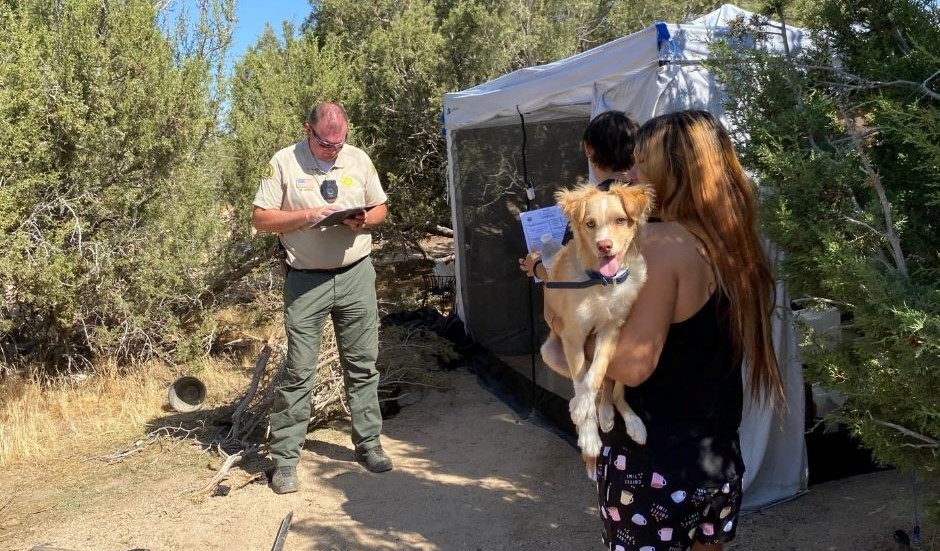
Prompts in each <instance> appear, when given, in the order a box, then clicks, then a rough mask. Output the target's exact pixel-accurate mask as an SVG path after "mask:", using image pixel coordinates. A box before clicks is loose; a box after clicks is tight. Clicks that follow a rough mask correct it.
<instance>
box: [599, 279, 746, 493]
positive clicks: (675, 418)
mask: <svg viewBox="0 0 940 551" xmlns="http://www.w3.org/2000/svg"><path fill="white" fill-rule="evenodd" d="M730 326H731V324H730V312H729V303H728V300H727V298H725V296H724V294H723V293H721V292H715V293H713V294H712V296H711V298H709V299H708V302H706V303H705V305H704V306H702V308H701V309H700V310H699V311H698V312H696V313H695V314H694V315H693V316H692V317H691V318H689V319H687V320H685V321H682V322H679V323H674V324H672V325H671V326H670V327H669V333H668V334H667V336H666V342H665V344H664V345H663V351H662V354H661V355H660V358H659V363H658V364H657V366H656V370H655V371H653V374H652V375H650V377H649V379H647V380H646V381H644V382H643V383H642V384H640V385H639V386H637V387H635V388H630V387H627V389H626V391H625V395H626V399H627V403H628V404H630V406H631V407H632V408H633V409H634V411H636V413H637V415H639V416H640V418H641V419H642V420H643V422H644V423H646V429H647V432H648V439H647V443H646V445H645V446H639V445H637V444H636V443H634V442H633V441H632V440H631V439H630V438H629V437H628V436H626V434H625V432H624V429H623V425H622V423H618V424H617V426H616V427H615V428H614V430H612V431H611V432H610V433H608V434H606V435H604V440H605V442H607V443H609V444H612V445H617V446H622V447H625V448H627V449H629V450H630V458H631V460H632V461H637V462H639V463H641V464H642V463H648V466H649V467H651V468H654V469H656V470H657V472H660V473H661V474H664V475H665V474H668V475H670V476H672V477H673V478H677V479H679V480H682V481H684V482H685V483H687V484H690V485H694V486H697V487H714V486H721V485H722V484H723V483H724V482H725V481H727V480H733V479H735V478H737V477H740V476H741V475H743V474H744V462H743V460H742V459H741V450H740V441H739V437H738V428H739V426H740V425H741V408H742V406H743V394H744V391H743V389H742V383H741V362H740V361H735V360H734V352H733V347H732V343H731V333H730ZM616 417H617V420H618V421H620V416H619V415H618V416H616Z"/></svg>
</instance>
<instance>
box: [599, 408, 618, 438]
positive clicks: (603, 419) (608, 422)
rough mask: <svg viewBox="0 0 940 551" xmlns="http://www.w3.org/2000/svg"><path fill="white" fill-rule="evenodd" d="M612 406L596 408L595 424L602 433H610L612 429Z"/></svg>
mask: <svg viewBox="0 0 940 551" xmlns="http://www.w3.org/2000/svg"><path fill="white" fill-rule="evenodd" d="M614 414H615V412H614V406H613V404H600V405H599V406H597V423H598V424H599V425H600V426H601V430H602V431H604V432H610V429H612V428H614Z"/></svg>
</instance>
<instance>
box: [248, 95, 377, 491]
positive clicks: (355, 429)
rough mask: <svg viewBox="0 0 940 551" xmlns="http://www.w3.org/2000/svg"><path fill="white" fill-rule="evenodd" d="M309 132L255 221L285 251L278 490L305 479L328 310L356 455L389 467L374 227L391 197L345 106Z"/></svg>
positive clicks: (268, 178) (261, 192) (285, 162)
mask: <svg viewBox="0 0 940 551" xmlns="http://www.w3.org/2000/svg"><path fill="white" fill-rule="evenodd" d="M304 130H305V132H306V138H305V139H304V140H302V141H300V142H298V143H296V144H294V145H291V146H289V147H286V148H284V149H282V150H280V151H278V152H277V153H275V154H274V157H273V158H272V159H271V162H270V164H269V166H268V167H267V172H266V174H265V175H264V176H263V177H262V179H261V185H260V186H259V188H258V192H257V194H256V195H255V199H254V209H253V210H252V223H253V224H254V227H255V228H256V229H258V230H259V231H267V232H274V233H277V234H279V237H280V240H281V243H282V244H283V246H284V249H285V250H286V253H287V264H288V271H287V275H286V278H285V282H284V318H285V319H284V323H285V326H286V330H287V367H286V370H285V373H284V379H283V380H282V381H281V384H280V385H279V387H278V391H277V395H276V398H275V401H274V405H273V406H272V411H271V440H270V454H271V458H272V459H273V460H274V462H275V465H276V468H275V471H274V476H273V477H272V479H271V488H272V489H273V490H274V491H275V492H276V493H278V494H284V493H289V492H296V491H297V489H298V486H299V481H298V479H297V464H298V462H299V461H300V449H301V446H302V445H303V442H304V439H305V437H306V433H307V423H308V422H309V420H310V394H311V391H312V390H313V385H314V383H315V378H316V366H317V357H318V353H319V350H320V338H321V336H322V333H323V325H324V323H325V321H326V316H328V315H329V316H330V317H331V318H332V320H333V326H334V329H335V332H336V340H337V344H338V348H339V354H340V362H341V364H342V367H343V371H344V381H345V384H346V392H347V395H348V397H349V409H350V414H351V417H352V441H353V445H354V447H355V454H356V460H357V461H359V462H360V463H362V464H363V465H364V466H365V467H366V468H367V469H368V470H370V471H372V472H384V471H388V470H391V468H392V461H391V459H389V457H388V455H386V454H385V452H384V451H383V450H382V445H381V443H380V441H379V434H380V433H381V431H382V415H381V413H380V411H379V401H378V393H377V391H378V384H379V372H378V370H377V369H376V367H375V360H376V357H377V356H378V344H379V337H378V304H377V301H376V295H375V269H374V268H373V266H372V262H371V261H370V259H369V253H370V252H371V250H372V235H371V233H370V230H371V229H372V228H374V227H376V226H378V225H379V224H381V223H382V222H384V221H385V217H386V215H387V213H388V210H387V208H386V205H385V203H386V201H387V197H386V195H385V192H384V191H383V190H382V185H381V182H380V181H379V176H378V173H377V172H376V170H375V166H374V165H373V164H372V161H371V159H369V156H368V155H367V154H366V153H365V152H364V151H362V150H361V149H358V148H356V147H353V146H351V145H349V144H347V143H346V132H347V130H348V122H347V119H346V113H345V111H344V110H343V108H342V106H340V105H339V104H337V103H330V102H325V103H321V104H319V105H317V106H316V107H315V108H314V109H313V110H312V111H311V113H310V116H309V117H308V119H307V121H306V123H304ZM369 207H371V208H369ZM347 209H354V210H353V211H352V213H350V214H349V215H348V216H342V215H337V216H342V217H341V220H340V221H339V222H338V223H336V224H335V225H326V226H324V225H322V224H319V225H318V223H321V222H323V221H324V219H326V218H327V217H328V216H329V215H330V214H333V213H337V212H339V211H343V210H347ZM333 218H336V216H334V217H333Z"/></svg>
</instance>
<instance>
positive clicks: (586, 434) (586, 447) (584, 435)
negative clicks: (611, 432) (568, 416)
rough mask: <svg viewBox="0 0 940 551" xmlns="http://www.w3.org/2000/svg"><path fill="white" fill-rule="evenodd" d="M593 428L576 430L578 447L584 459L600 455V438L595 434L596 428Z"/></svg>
mask: <svg viewBox="0 0 940 551" xmlns="http://www.w3.org/2000/svg"><path fill="white" fill-rule="evenodd" d="M593 428H594V430H582V429H581V428H580V427H579V428H578V447H579V448H581V455H583V456H584V457H597V456H598V455H600V453H601V446H602V443H601V437H600V436H598V434H597V428H596V427H593Z"/></svg>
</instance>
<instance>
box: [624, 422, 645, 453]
mask: <svg viewBox="0 0 940 551" xmlns="http://www.w3.org/2000/svg"><path fill="white" fill-rule="evenodd" d="M623 421H624V423H625V424H626V425H627V434H628V435H630V438H632V439H633V441H634V442H636V443H637V444H640V445H641V446H642V445H643V444H646V425H644V424H643V421H642V420H641V419H640V418H639V417H638V416H637V415H636V414H634V415H624V416H623Z"/></svg>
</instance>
